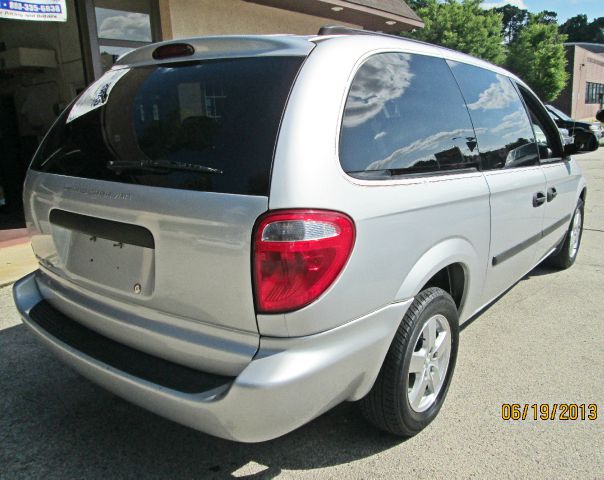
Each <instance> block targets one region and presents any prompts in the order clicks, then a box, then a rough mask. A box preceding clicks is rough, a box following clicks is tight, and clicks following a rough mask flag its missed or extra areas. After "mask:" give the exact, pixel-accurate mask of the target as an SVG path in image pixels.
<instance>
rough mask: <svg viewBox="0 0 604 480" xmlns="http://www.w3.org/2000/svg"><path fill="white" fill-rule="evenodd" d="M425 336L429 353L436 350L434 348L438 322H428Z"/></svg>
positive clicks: (432, 320)
mask: <svg viewBox="0 0 604 480" xmlns="http://www.w3.org/2000/svg"><path fill="white" fill-rule="evenodd" d="M424 335H425V339H426V348H427V350H428V351H430V350H434V346H435V343H436V320H434V319H433V318H432V319H430V320H428V324H427V325H426V328H425V330H424Z"/></svg>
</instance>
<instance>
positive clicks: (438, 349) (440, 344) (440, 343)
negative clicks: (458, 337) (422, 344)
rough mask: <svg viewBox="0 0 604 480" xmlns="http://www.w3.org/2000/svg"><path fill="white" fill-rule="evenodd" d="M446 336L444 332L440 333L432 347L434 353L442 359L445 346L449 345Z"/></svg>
mask: <svg viewBox="0 0 604 480" xmlns="http://www.w3.org/2000/svg"><path fill="white" fill-rule="evenodd" d="M448 336H449V335H448V334H447V332H445V331H442V332H440V333H439V334H438V337H436V345H435V346H434V353H435V354H436V355H437V356H438V357H442V356H443V354H445V353H446V351H447V345H448V344H449V338H448Z"/></svg>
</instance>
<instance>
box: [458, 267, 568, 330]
mask: <svg viewBox="0 0 604 480" xmlns="http://www.w3.org/2000/svg"><path fill="white" fill-rule="evenodd" d="M559 271H560V270H557V269H555V268H552V267H549V266H547V265H543V264H539V265H537V266H536V267H535V268H533V269H532V270H531V271H530V272H528V273H527V274H526V275H525V276H524V277H522V278H521V279H520V280H518V281H517V282H516V283H514V284H513V285H512V286H511V287H509V288H508V289H506V290H505V291H504V292H503V293H502V294H501V295H499V296H498V297H497V298H496V299H494V300H493V301H491V302H490V303H489V304H488V305H487V306H485V307H484V308H483V309H482V310H480V312H478V313H477V314H475V315H473V316H472V317H470V318H469V319H468V320H466V321H465V322H464V323H463V324H462V325H461V327H459V329H460V330H461V331H462V332H463V331H464V330H465V329H466V328H468V327H469V326H470V325H472V324H473V323H474V322H475V321H476V320H478V319H479V318H480V317H481V316H482V315H484V314H485V313H486V312H488V311H489V309H490V308H491V307H492V306H493V305H495V304H496V303H497V302H498V301H499V299H501V298H503V297H505V296H506V295H507V294H508V292H509V291H510V290H512V289H513V288H514V287H515V286H516V285H518V284H519V283H521V282H524V281H526V280H530V279H531V278H532V277H542V276H544V275H552V274H555V273H558V272H559Z"/></svg>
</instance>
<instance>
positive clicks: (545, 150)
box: [537, 142, 553, 160]
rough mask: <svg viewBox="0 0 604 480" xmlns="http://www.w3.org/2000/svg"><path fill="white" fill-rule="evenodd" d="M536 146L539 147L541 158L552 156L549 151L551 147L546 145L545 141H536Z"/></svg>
mask: <svg viewBox="0 0 604 480" xmlns="http://www.w3.org/2000/svg"><path fill="white" fill-rule="evenodd" d="M537 147H538V148H539V158H540V159H541V160H543V159H545V158H552V155H553V152H552V151H551V149H550V148H549V147H548V146H547V144H546V143H541V142H540V143H538V144H537Z"/></svg>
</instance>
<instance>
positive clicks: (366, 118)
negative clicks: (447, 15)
mask: <svg viewBox="0 0 604 480" xmlns="http://www.w3.org/2000/svg"><path fill="white" fill-rule="evenodd" d="M340 162H341V164H342V167H343V169H344V170H345V171H346V172H348V173H349V174H351V175H353V176H358V177H362V178H382V177H388V176H391V175H400V174H413V173H425V172H438V171H447V170H455V169H463V168H469V167H477V166H478V152H477V150H476V139H475V138H474V132H473V130H472V124H471V123H470V118H469V116H468V111H467V109H466V107H465V105H464V101H463V97H462V96H461V93H460V91H459V88H458V87H457V85H456V83H455V80H454V78H453V76H452V74H451V71H450V69H449V68H448V66H447V64H446V62H445V61H444V60H442V59H439V58H434V57H426V56H422V55H411V54H402V53H383V54H378V55H375V56H373V57H371V58H369V60H367V61H366V62H365V63H364V64H363V66H362V67H361V68H360V69H359V71H358V72H357V74H356V75H355V78H354V80H353V82H352V85H351V88H350V92H349V94H348V99H347V101H346V107H345V111H344V118H343V122H342V133H341V138H340Z"/></svg>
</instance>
